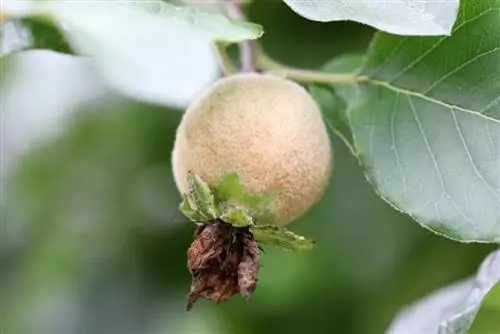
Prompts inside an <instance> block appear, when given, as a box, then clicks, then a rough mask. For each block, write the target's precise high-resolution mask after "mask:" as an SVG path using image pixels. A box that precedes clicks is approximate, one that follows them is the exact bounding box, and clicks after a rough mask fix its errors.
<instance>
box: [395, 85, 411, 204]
mask: <svg viewBox="0 0 500 334" xmlns="http://www.w3.org/2000/svg"><path fill="white" fill-rule="evenodd" d="M398 98H399V93H396V96H395V97H394V102H393V105H392V112H391V137H392V147H393V148H394V155H395V157H396V164H397V165H398V169H399V171H400V172H401V176H402V178H403V195H404V199H405V200H406V198H408V186H407V181H406V173H405V172H404V169H403V166H402V165H401V159H400V158H399V153H398V148H397V145H396V135H395V129H394V123H395V122H394V121H395V116H396V106H397V101H398Z"/></svg>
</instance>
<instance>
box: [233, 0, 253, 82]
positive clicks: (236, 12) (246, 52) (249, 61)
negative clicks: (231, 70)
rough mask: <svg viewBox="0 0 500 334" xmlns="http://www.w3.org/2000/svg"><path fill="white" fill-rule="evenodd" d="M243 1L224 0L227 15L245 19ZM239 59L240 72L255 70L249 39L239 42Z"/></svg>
mask: <svg viewBox="0 0 500 334" xmlns="http://www.w3.org/2000/svg"><path fill="white" fill-rule="evenodd" d="M242 5H243V1H241V0H226V10H227V12H228V14H229V16H230V17H231V18H233V19H236V20H241V21H246V17H245V14H244V13H243V10H242V8H241V7H242ZM239 47H240V59H241V70H242V72H253V71H255V66H254V50H253V45H252V42H251V41H243V42H241V43H240V44H239Z"/></svg>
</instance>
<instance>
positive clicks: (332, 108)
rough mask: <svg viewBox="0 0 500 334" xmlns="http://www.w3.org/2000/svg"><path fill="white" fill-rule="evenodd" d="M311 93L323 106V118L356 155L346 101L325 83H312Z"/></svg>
mask: <svg viewBox="0 0 500 334" xmlns="http://www.w3.org/2000/svg"><path fill="white" fill-rule="evenodd" d="M309 93H310V94H311V96H312V97H313V99H314V100H315V101H316V103H317V104H318V105H319V106H320V107H321V112H322V114H323V118H324V119H325V123H326V124H327V125H328V127H329V128H330V130H331V131H332V132H333V133H334V134H335V135H337V136H338V137H339V138H340V139H341V140H342V141H343V142H344V143H345V144H346V146H347V147H348V148H349V151H351V153H352V154H353V155H356V153H355V152H356V151H355V150H354V144H353V139H352V133H351V129H350V127H349V123H348V121H347V116H346V111H347V104H346V103H345V101H344V100H343V99H342V98H341V97H340V96H338V94H337V93H335V91H334V90H333V89H332V88H331V87H329V86H325V85H319V84H314V85H311V86H309Z"/></svg>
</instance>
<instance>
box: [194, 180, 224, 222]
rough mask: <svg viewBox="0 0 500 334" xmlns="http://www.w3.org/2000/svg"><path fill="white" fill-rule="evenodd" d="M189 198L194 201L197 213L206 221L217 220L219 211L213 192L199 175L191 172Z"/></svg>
mask: <svg viewBox="0 0 500 334" xmlns="http://www.w3.org/2000/svg"><path fill="white" fill-rule="evenodd" d="M187 179H188V185H189V195H188V196H189V197H190V199H192V201H193V204H194V206H195V207H196V209H195V210H196V212H197V213H198V214H199V215H201V216H202V218H203V219H204V220H205V221H210V220H214V219H216V218H217V216H218V214H217V209H216V206H215V199H214V194H213V193H212V190H211V189H210V187H209V186H208V184H207V183H205V182H204V181H203V180H202V179H201V178H200V177H199V176H198V175H196V174H194V173H191V172H189V173H188V176H187Z"/></svg>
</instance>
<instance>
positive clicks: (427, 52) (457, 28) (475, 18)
mask: <svg viewBox="0 0 500 334" xmlns="http://www.w3.org/2000/svg"><path fill="white" fill-rule="evenodd" d="M499 9H500V8H489V9H487V10H485V11H484V12H481V13H479V14H477V15H476V16H474V17H472V18H470V19H469V20H466V21H464V22H462V23H461V24H460V25H458V26H457V27H456V28H455V29H454V30H453V33H454V34H456V32H457V31H458V30H460V29H462V28H463V27H465V26H466V25H467V24H469V23H471V22H473V21H475V20H477V19H478V18H480V17H482V16H484V15H486V14H488V13H489V12H491V11H494V10H499ZM447 39H448V37H441V38H440V39H439V40H438V41H437V42H436V43H434V45H432V46H431V47H430V48H429V49H427V50H426V51H425V52H424V53H422V54H421V55H420V56H418V57H417V58H416V59H415V60H413V61H412V62H411V63H410V64H408V65H407V66H406V67H405V68H403V69H402V70H401V71H399V72H398V73H396V74H395V75H394V76H393V77H391V78H390V79H389V80H388V82H389V83H391V82H393V81H394V80H396V79H397V78H398V77H400V76H401V75H402V74H404V73H406V72H407V71H408V70H410V69H411V68H412V67H414V66H415V65H417V64H418V63H419V62H421V61H422V60H423V59H425V58H426V57H427V56H428V55H429V54H431V53H432V52H433V51H434V50H436V49H437V48H438V46H439V45H441V43H442V42H444V41H445V40H447Z"/></svg>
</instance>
